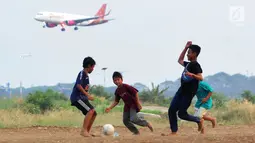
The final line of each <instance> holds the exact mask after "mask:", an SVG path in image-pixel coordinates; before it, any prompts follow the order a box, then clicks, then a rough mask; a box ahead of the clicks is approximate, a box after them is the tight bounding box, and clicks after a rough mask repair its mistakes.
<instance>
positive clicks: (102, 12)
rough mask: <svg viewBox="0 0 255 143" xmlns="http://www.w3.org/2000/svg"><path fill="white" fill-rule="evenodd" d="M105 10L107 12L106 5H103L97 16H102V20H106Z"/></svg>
mask: <svg viewBox="0 0 255 143" xmlns="http://www.w3.org/2000/svg"><path fill="white" fill-rule="evenodd" d="M105 10H106V4H103V5H102V7H101V8H100V9H99V10H98V12H97V14H96V16H100V17H101V18H102V19H104V15H105Z"/></svg>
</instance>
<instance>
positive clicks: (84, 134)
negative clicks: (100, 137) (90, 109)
mask: <svg viewBox="0 0 255 143" xmlns="http://www.w3.org/2000/svg"><path fill="white" fill-rule="evenodd" d="M80 135H81V136H83V137H91V135H90V134H89V133H88V132H83V133H82V132H81V133H80Z"/></svg>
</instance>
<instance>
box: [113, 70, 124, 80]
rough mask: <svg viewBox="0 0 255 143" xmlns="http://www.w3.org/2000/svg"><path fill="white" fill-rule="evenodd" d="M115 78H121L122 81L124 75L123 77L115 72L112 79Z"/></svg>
mask: <svg viewBox="0 0 255 143" xmlns="http://www.w3.org/2000/svg"><path fill="white" fill-rule="evenodd" d="M114 78H121V79H122V75H121V73H120V72H117V71H115V72H114V73H113V75H112V79H114Z"/></svg>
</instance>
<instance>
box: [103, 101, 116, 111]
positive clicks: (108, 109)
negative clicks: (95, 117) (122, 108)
mask: <svg viewBox="0 0 255 143" xmlns="http://www.w3.org/2000/svg"><path fill="white" fill-rule="evenodd" d="M118 104H119V102H117V101H114V102H113V103H112V105H111V106H110V107H108V108H106V109H105V112H106V113H108V112H110V111H111V110H112V109H113V108H114V107H115V106H116V105H118Z"/></svg>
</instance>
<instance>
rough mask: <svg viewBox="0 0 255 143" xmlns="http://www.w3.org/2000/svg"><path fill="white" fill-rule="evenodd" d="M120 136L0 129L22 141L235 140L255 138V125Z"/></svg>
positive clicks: (4, 137) (2, 138)
mask: <svg viewBox="0 0 255 143" xmlns="http://www.w3.org/2000/svg"><path fill="white" fill-rule="evenodd" d="M93 131H94V133H96V134H97V135H100V133H101V127H95V128H93ZM116 131H117V132H118V133H119V136H118V137H115V138H114V137H104V136H101V137H90V138H84V137H82V136H80V135H79V133H80V129H79V128H66V127H30V128H20V129H0V142H6V143H7V142H8V143H9V142H11V143H12V142H19V143H33V142H34V143H44V142H45V143H53V142H54V143H79V142H87V143H118V142H121V143H134V142H135V143H155V142H160V143H171V142H174V143H180V142H185V143H186V142H193V143H200V142H205V143H215V142H224V143H234V142H245V143H248V142H255V132H254V131H255V125H252V126H251V125H250V126H219V127H217V128H215V129H212V128H210V127H208V128H206V134H205V135H201V134H199V133H198V132H197V129H196V128H191V127H181V128H180V130H179V134H178V135H176V136H161V133H168V132H169V129H168V128H164V129H155V132H153V133H151V132H149V130H148V129H147V128H141V129H140V131H141V135H140V136H134V135H132V134H131V133H130V132H129V131H128V130H127V129H126V128H125V127H116Z"/></svg>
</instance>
